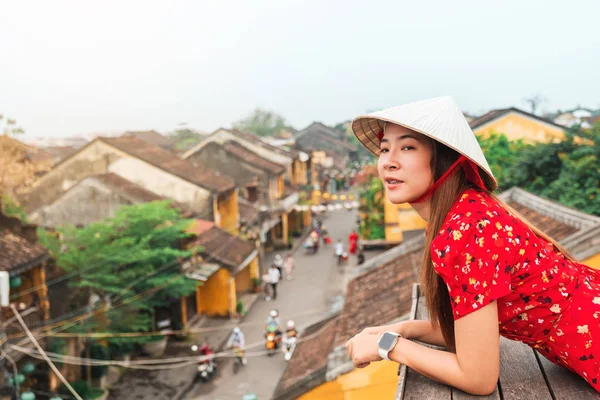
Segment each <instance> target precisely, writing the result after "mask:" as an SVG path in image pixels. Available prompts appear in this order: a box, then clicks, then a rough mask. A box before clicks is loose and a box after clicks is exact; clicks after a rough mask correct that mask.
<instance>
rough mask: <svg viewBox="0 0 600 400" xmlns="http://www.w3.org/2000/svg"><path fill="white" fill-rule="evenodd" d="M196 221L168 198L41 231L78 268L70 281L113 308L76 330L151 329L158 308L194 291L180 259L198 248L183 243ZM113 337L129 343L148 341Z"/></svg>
mask: <svg viewBox="0 0 600 400" xmlns="http://www.w3.org/2000/svg"><path fill="white" fill-rule="evenodd" d="M190 223H191V221H190V220H186V219H183V218H182V217H181V214H180V212H179V210H177V209H175V208H173V207H171V206H170V204H169V202H168V201H163V202H152V203H146V204H137V205H132V206H124V207H122V208H121V209H120V210H119V212H118V213H117V215H116V216H115V217H114V218H112V219H107V220H104V221H102V222H98V223H95V224H91V225H88V226H86V227H83V228H76V227H72V226H67V227H61V228H58V229H57V232H46V231H43V230H40V232H39V237H40V241H41V242H42V244H44V245H45V246H46V247H47V248H48V249H49V250H50V251H51V253H52V254H53V256H54V257H55V259H56V262H57V265H58V266H59V267H60V268H62V269H63V270H64V271H65V272H68V273H71V272H75V273H76V275H75V276H74V277H73V278H71V280H70V286H72V287H74V288H78V289H79V290H80V291H82V293H84V295H85V297H84V298H85V299H88V298H91V297H94V296H92V294H93V295H95V296H96V299H97V300H98V301H97V305H100V304H101V306H102V307H106V308H107V309H108V311H107V312H106V313H102V314H100V315H99V316H97V317H95V318H93V319H90V320H88V321H86V322H84V323H81V324H79V325H78V326H76V327H73V328H72V330H73V331H78V332H87V331H89V330H94V329H97V328H100V329H101V330H102V331H108V332H130V331H141V332H146V331H151V330H152V329H153V318H152V316H153V310H154V308H155V307H161V306H166V305H168V304H169V302H170V301H171V300H173V299H177V298H181V297H182V296H187V295H189V294H191V293H193V292H194V291H195V290H196V282H195V281H192V280H188V279H186V278H185V277H184V276H183V274H181V272H180V268H179V263H180V260H181V259H183V258H187V257H189V256H191V255H192V254H193V252H194V250H180V249H179V248H178V247H179V244H180V241H181V240H182V239H184V238H185V237H187V236H188V234H187V233H186V232H185V230H186V229H187V227H188V226H189V225H190ZM57 233H58V234H57ZM90 296H91V297H90ZM101 299H104V301H102V300H101ZM107 299H110V300H108V301H107ZM110 303H113V304H112V305H110ZM109 341H110V342H112V343H114V344H115V345H125V344H126V343H130V342H132V341H133V342H138V343H139V342H142V341H144V340H143V339H142V338H112V339H110V340H109Z"/></svg>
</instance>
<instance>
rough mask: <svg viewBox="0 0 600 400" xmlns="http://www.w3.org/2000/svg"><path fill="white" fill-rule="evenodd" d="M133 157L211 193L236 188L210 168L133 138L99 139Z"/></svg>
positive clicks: (227, 178) (223, 176) (226, 177)
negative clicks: (193, 163) (194, 163)
mask: <svg viewBox="0 0 600 400" xmlns="http://www.w3.org/2000/svg"><path fill="white" fill-rule="evenodd" d="M97 140H100V141H102V142H105V143H107V144H109V145H111V146H113V147H115V148H117V149H119V150H121V151H123V152H125V153H127V154H130V155H131V156H133V157H136V158H138V159H140V160H142V161H145V162H147V163H149V164H151V165H154V166H156V167H158V168H160V169H162V170H164V171H167V172H169V173H171V174H173V175H176V176H178V177H180V178H182V179H184V180H186V181H188V182H191V183H193V184H195V185H198V186H200V187H203V188H205V189H207V190H210V191H215V192H219V193H220V192H225V191H228V190H231V189H233V188H234V187H235V183H234V182H233V180H232V179H231V178H229V177H228V176H225V175H221V174H219V173H218V172H217V171H214V170H212V169H210V168H208V167H201V166H194V165H192V164H191V163H189V162H188V161H186V160H182V159H180V158H179V157H177V155H175V154H173V153H171V152H169V151H167V150H164V149H162V148H160V147H158V146H156V145H153V144H150V143H147V142H144V141H143V140H140V139H138V138H135V137H132V136H122V137H118V138H98V139H97Z"/></svg>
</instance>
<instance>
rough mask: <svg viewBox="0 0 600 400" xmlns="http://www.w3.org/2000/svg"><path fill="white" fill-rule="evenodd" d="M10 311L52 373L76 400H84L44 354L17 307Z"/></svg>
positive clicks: (12, 307) (11, 307)
mask: <svg viewBox="0 0 600 400" xmlns="http://www.w3.org/2000/svg"><path fill="white" fill-rule="evenodd" d="M10 309H11V310H12V312H13V314H15V317H16V318H17V320H18V321H19V324H21V326H22V327H23V329H25V332H26V333H27V336H28V337H29V340H31V342H32V343H33V345H34V346H35V347H36V348H37V349H38V351H39V352H40V353H41V355H42V357H43V358H44V360H46V362H47V363H48V365H50V368H52V371H54V373H55V374H56V376H58V378H59V379H60V380H61V381H62V383H64V384H65V386H66V387H67V389H69V391H70V392H71V393H72V394H73V396H75V398H76V399H77V400H83V399H82V398H81V397H80V396H79V395H78V394H77V392H76V391H75V389H73V387H72V386H71V385H70V384H69V382H68V381H67V380H66V379H65V377H64V376H63V375H62V374H61V373H60V371H59V370H58V368H56V366H55V365H54V363H53V362H52V361H51V360H50V358H48V356H47V355H46V353H44V349H42V346H40V344H39V343H38V341H37V340H36V339H35V336H33V333H31V331H30V330H29V328H28V327H27V325H26V324H25V321H23V318H21V314H19V312H18V311H17V309H16V308H15V306H14V305H13V304H11V305H10Z"/></svg>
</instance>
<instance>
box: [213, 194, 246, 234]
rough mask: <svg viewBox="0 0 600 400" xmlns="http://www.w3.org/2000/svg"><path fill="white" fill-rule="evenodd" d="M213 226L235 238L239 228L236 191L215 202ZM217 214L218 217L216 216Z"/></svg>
mask: <svg viewBox="0 0 600 400" xmlns="http://www.w3.org/2000/svg"><path fill="white" fill-rule="evenodd" d="M216 208H217V209H216V213H215V224H216V225H217V226H218V227H219V228H221V229H223V230H224V231H226V232H228V233H231V234H232V235H235V236H237V235H238V233H239V230H238V228H239V226H240V211H239V208H238V193H237V190H234V191H233V192H231V193H229V194H228V195H221V196H219V199H218V200H217V207H216ZM217 214H218V217H217V216H216V215H217Z"/></svg>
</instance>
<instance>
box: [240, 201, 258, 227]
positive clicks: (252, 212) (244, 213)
mask: <svg viewBox="0 0 600 400" xmlns="http://www.w3.org/2000/svg"><path fill="white" fill-rule="evenodd" d="M238 210H239V212H240V222H241V223H243V224H247V223H248V222H250V221H252V220H254V219H255V218H256V217H257V216H258V214H259V210H258V208H257V207H255V206H254V205H252V204H249V203H246V202H245V201H239V202H238Z"/></svg>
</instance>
